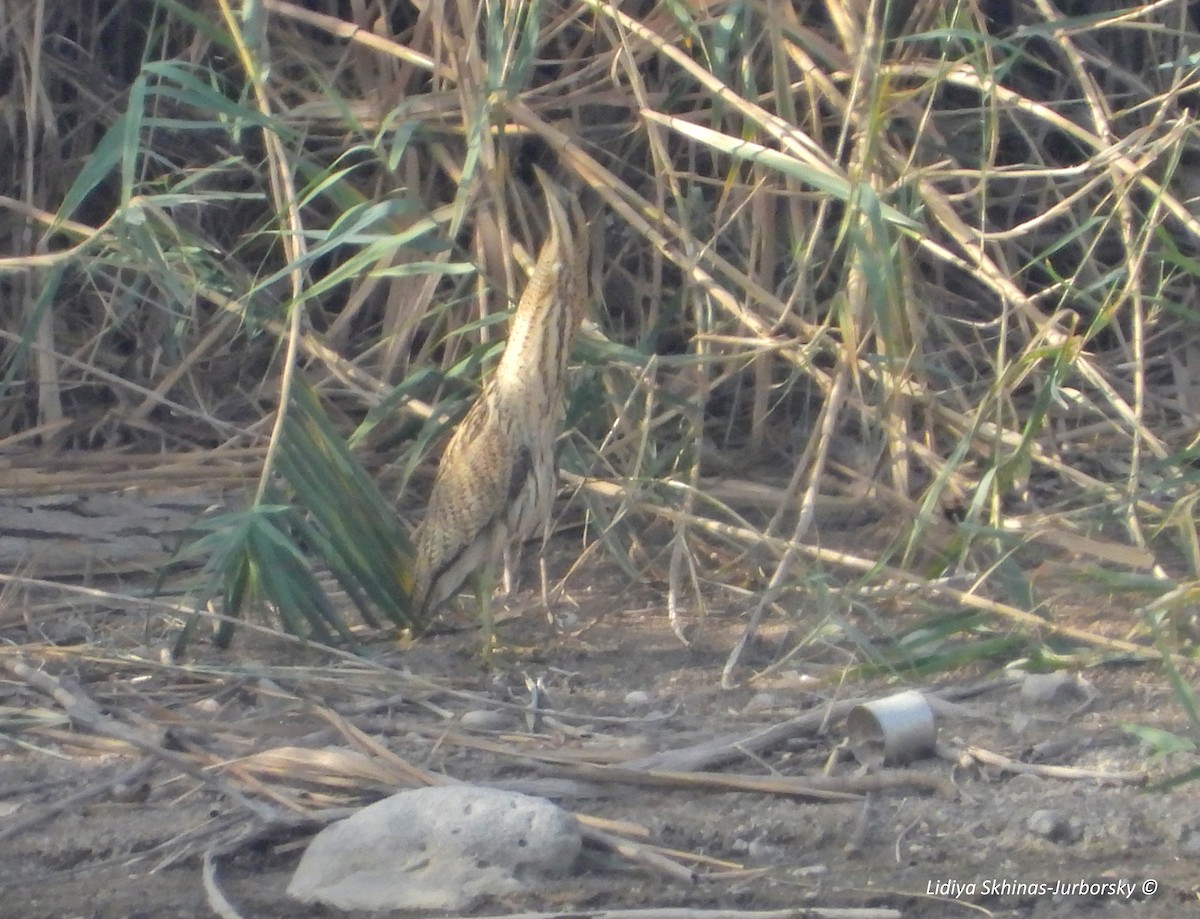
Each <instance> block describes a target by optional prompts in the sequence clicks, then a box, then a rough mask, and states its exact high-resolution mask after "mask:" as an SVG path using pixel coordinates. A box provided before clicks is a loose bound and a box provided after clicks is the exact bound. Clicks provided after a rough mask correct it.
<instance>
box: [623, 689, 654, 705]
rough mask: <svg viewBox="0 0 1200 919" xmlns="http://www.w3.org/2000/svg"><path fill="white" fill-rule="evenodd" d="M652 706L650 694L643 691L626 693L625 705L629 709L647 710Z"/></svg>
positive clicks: (635, 690)
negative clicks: (646, 708)
mask: <svg viewBox="0 0 1200 919" xmlns="http://www.w3.org/2000/svg"><path fill="white" fill-rule="evenodd" d="M649 704H650V693H648V692H646V691H645V690H642V689H634V690H632V691H631V692H627V693H625V705H626V706H627V707H629V708H645V707H646V706H648V705H649Z"/></svg>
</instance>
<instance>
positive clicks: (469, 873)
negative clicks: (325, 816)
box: [287, 785, 582, 910]
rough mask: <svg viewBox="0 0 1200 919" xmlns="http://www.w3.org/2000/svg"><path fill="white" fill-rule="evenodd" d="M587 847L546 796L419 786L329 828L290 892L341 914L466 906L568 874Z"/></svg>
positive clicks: (318, 837) (569, 820)
mask: <svg viewBox="0 0 1200 919" xmlns="http://www.w3.org/2000/svg"><path fill="white" fill-rule="evenodd" d="M581 847H582V840H581V837H580V834H579V827H578V825H577V824H576V822H575V818H574V817H572V816H571V815H570V814H569V813H567V812H566V811H564V810H562V809H561V808H559V807H556V806H555V805H554V804H551V803H550V802H549V801H546V800H545V799H542V798H533V797H529V796H528V795H521V794H516V793H514V792H506V791H499V790H497V789H494V788H479V787H476V786H471V785H445V786H439V787H436V788H421V789H417V790H414V791H404V792H400V793H399V794H396V795H393V796H392V797H390V798H387V799H385V800H383V801H380V802H378V803H376V804H372V805H371V806H369V807H365V808H363V809H362V810H361V811H359V812H358V813H357V814H354V815H353V816H352V817H349V818H348V819H346V820H342V821H340V822H338V823H334V824H331V825H330V826H327V827H326V828H325V829H323V830H322V831H321V832H320V833H318V834H317V835H316V836H315V837H314V838H313V840H312V842H311V843H309V846H308V849H307V851H305V853H304V857H303V858H301V859H300V864H299V865H298V866H297V867H296V873H295V874H294V875H293V876H292V881H291V883H290V884H289V885H288V890H287V892H288V894H289V895H290V896H292V897H295V898H296V899H298V900H302V901H304V902H306V903H312V902H319V903H324V904H326V905H327V906H333V907H336V908H338V909H371V910H383V909H464V908H466V907H468V906H470V905H471V903H472V902H474V901H475V900H476V899H478V898H479V897H482V896H485V895H503V894H510V893H514V892H517V891H521V890H525V889H528V888H530V887H532V886H536V885H537V883H538V882H539V881H541V880H544V879H546V878H550V877H554V876H556V875H562V874H565V873H566V872H567V871H569V870H570V868H571V866H572V864H573V863H574V862H575V859H576V857H577V856H578V855H579V851H580V849H581Z"/></svg>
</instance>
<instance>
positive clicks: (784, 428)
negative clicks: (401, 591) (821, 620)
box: [0, 0, 1200, 669]
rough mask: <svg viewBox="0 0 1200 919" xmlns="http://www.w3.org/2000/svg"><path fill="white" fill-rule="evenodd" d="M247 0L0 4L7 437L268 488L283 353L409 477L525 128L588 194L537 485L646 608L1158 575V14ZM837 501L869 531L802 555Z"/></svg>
mask: <svg viewBox="0 0 1200 919" xmlns="http://www.w3.org/2000/svg"><path fill="white" fill-rule="evenodd" d="M245 6H246V9H247V10H248V11H249V12H248V14H247V15H246V16H245V17H242V16H241V15H240V14H239V15H235V14H234V12H232V10H231V9H230V8H229V4H228V0H221V2H218V3H216V4H214V5H207V6H205V7H204V8H203V9H204V13H203V14H201V13H199V12H192V11H191V6H190V5H187V4H183V3H179V2H175V0H157V2H149V0H117V2H111V3H78V2H63V0H46V2H45V3H41V4H25V3H18V2H16V0H2V2H0V23H3V24H4V25H3V26H2V27H0V60H3V61H6V62H8V63H9V66H8V67H5V68H0V70H5V71H7V72H9V73H11V74H12V76H11V78H10V79H9V80H8V81H7V82H6V83H5V84H4V85H2V86H0V93H2V95H0V100H2V103H3V104H2V108H0V112H2V113H3V117H2V118H0V148H2V149H3V151H4V153H5V154H6V155H5V156H3V157H0V163H3V164H4V165H3V167H0V168H3V169H4V187H5V188H6V189H7V191H6V193H5V194H4V195H3V196H2V197H0V239H2V240H3V242H2V244H0V249H2V251H3V252H5V253H6V255H5V257H3V258H2V259H0V294H2V296H0V330H3V331H0V365H2V366H3V369H4V374H5V376H4V381H5V388H4V390H3V397H2V399H0V445H2V446H3V448H4V450H5V452H6V453H10V454H14V455H16V456H18V457H27V463H28V464H29V465H33V464H37V463H46V462H53V460H47V458H46V457H47V454H48V453H49V454H51V455H53V451H55V450H59V449H66V450H70V451H100V452H117V453H130V452H134V453H145V452H154V451H165V452H170V453H172V454H177V453H188V452H192V453H195V454H196V455H197V456H201V455H212V454H221V453H223V452H226V451H245V450H247V449H251V450H257V451H260V455H261V456H262V457H263V467H262V470H261V473H260V477H259V481H260V486H259V489H258V501H257V503H256V508H257V507H263V506H267V505H269V504H270V503H271V494H272V492H273V490H276V488H277V483H278V473H279V471H280V467H279V465H278V462H277V457H278V456H279V455H280V454H279V453H278V451H280V450H282V449H284V447H283V445H284V443H285V440H286V418H285V417H284V413H282V412H279V411H277V409H278V407H279V406H280V405H281V404H282V405H290V404H292V402H291V399H292V396H293V394H294V392H295V388H296V386H297V385H299V384H298V383H297V382H296V377H295V376H294V374H300V375H302V376H303V378H304V379H305V380H307V381H308V382H309V383H311V385H312V386H313V387H314V389H315V390H316V392H317V393H318V394H319V396H320V398H321V400H322V402H323V404H324V405H325V407H326V409H327V411H328V412H329V413H330V415H331V416H332V417H333V418H335V419H336V421H337V427H338V429H339V430H340V432H341V433H342V434H344V435H346V436H348V437H349V438H350V440H351V442H352V444H354V446H355V448H356V450H357V455H358V456H359V458H360V459H362V460H364V461H365V462H366V463H367V465H368V466H370V467H372V468H374V469H376V470H379V474H380V476H381V478H382V480H383V481H385V482H387V483H388V485H387V487H388V489H389V493H391V494H396V495H399V494H406V493H407V490H408V484H409V481H410V479H411V477H412V475H413V474H414V473H415V472H417V471H418V470H420V469H422V468H425V466H426V465H427V461H428V459H429V455H430V452H431V451H432V450H433V449H434V448H435V447H436V445H437V444H438V443H439V442H440V441H439V437H440V435H441V433H442V431H443V430H444V429H445V427H446V425H447V424H448V423H449V422H450V421H452V420H453V419H454V418H456V417H457V416H458V414H459V413H460V411H461V409H462V406H463V405H464V404H465V403H466V401H467V400H469V398H470V397H471V395H472V394H473V392H474V387H475V385H476V382H477V380H478V378H479V374H480V369H481V367H482V366H485V365H487V364H488V363H489V362H490V361H492V360H494V359H495V356H496V344H497V342H498V341H499V339H500V337H501V335H502V333H501V332H500V331H499V330H500V329H501V328H502V327H501V326H499V325H497V322H498V321H499V320H501V319H502V318H503V314H504V311H505V310H506V309H508V308H509V306H510V304H511V303H512V301H513V297H514V295H515V294H516V292H518V291H519V289H520V287H521V285H522V283H523V278H524V269H525V266H527V264H528V261H529V253H530V252H533V251H536V242H537V241H538V239H539V238H540V235H541V232H542V231H541V230H540V229H539V226H538V220H539V218H538V215H537V205H536V195H531V194H529V191H528V189H529V179H530V171H531V164H532V163H533V162H535V161H536V162H539V163H541V164H544V165H547V166H549V167H551V168H552V169H554V170H555V171H557V172H558V173H559V174H560V175H564V176H567V177H573V180H574V181H575V182H577V183H579V185H580V186H581V187H582V188H583V189H584V199H585V202H586V204H587V206H588V207H589V208H591V209H592V211H593V213H595V214H596V220H597V226H598V227H602V228H603V232H596V233H595V234H594V236H595V238H596V239H597V245H596V251H595V258H594V274H595V281H596V282H597V283H596V284H595V288H596V290H597V291H599V292H600V293H601V295H602V296H600V297H599V298H598V299H597V303H596V305H595V319H596V322H597V328H596V330H594V331H593V332H591V333H590V334H589V335H587V336H585V341H583V342H582V343H581V344H580V346H579V347H578V349H577V353H576V358H577V365H578V366H577V373H576V386H575V389H574V392H573V395H572V398H571V404H570V412H569V419H570V422H571V425H570V426H571V430H570V432H569V434H568V436H567V437H566V438H565V441H564V450H563V465H564V468H565V469H566V470H568V471H569V472H571V473H575V474H576V475H578V476H587V478H586V479H576V481H578V482H580V483H581V484H580V485H579V487H578V488H576V489H575V490H574V491H573V499H572V503H571V508H570V509H569V510H568V511H566V513H567V515H568V516H570V517H572V518H574V519H578V518H579V517H583V518H584V519H586V521H587V527H586V528H585V533H586V538H585V540H584V546H585V547H586V546H598V547H602V548H603V549H604V550H605V551H607V552H609V553H610V554H611V555H612V557H613V558H614V559H615V560H616V561H618V562H619V563H620V564H622V565H624V566H626V567H627V568H628V569H629V570H630V572H631V573H634V574H639V575H645V574H647V573H656V574H659V575H661V576H662V577H664V578H665V579H666V581H667V583H668V593H669V599H670V606H671V611H672V613H673V614H676V613H678V614H679V615H681V616H682V614H683V612H684V611H686V610H688V609H695V608H697V607H699V606H702V604H703V602H704V598H705V597H712V596H713V595H714V593H719V592H720V591H722V590H727V591H731V592H733V593H734V594H737V593H740V592H745V591H747V590H749V591H753V592H754V595H755V596H756V597H759V598H761V601H762V602H761V603H760V604H759V606H758V607H757V609H756V610H755V613H754V615H755V621H756V620H757V618H758V617H761V616H762V615H764V614H766V613H767V612H768V611H770V610H771V609H772V608H773V607H772V605H771V604H773V603H774V602H775V601H777V600H778V599H779V597H780V596H781V595H782V594H783V593H784V592H785V591H789V590H794V589H797V588H799V589H804V590H811V589H813V588H814V585H817V584H818V583H820V584H822V585H825V584H827V582H828V581H830V580H832V582H834V583H835V584H836V587H837V589H838V590H839V591H842V593H839V594H838V596H839V597H842V598H844V599H843V600H838V601H836V602H835V603H834V606H835V607H836V605H837V603H841V602H844V603H855V602H859V601H858V600H856V599H855V598H861V597H863V596H866V595H865V594H864V593H863V591H864V590H866V589H868V588H871V589H878V588H879V587H880V586H881V585H883V586H884V587H885V588H886V586H887V585H889V584H890V585H896V588H897V589H899V587H900V586H901V581H903V585H902V586H904V587H905V589H911V586H912V584H914V583H915V584H917V585H918V587H920V586H921V585H924V587H925V588H926V589H927V591H928V595H929V597H930V604H931V607H933V608H939V607H941V608H944V607H945V606H946V605H947V601H946V599H945V598H947V597H948V598H949V607H950V608H952V609H953V608H958V607H960V606H961V605H962V604H964V603H968V602H969V603H971V604H974V608H976V609H978V606H979V602H981V601H982V602H983V603H984V605H985V606H986V611H987V612H988V613H990V614H995V615H998V616H1001V617H1003V616H1006V615H1009V614H1007V613H1005V612H1004V611H1005V610H1012V611H1013V612H1014V615H1009V620H1010V621H1014V622H1020V623H1021V624H1022V627H1025V626H1028V625H1029V624H1030V623H1034V624H1036V623H1037V621H1038V619H1037V617H1038V616H1040V615H1042V613H1043V610H1042V609H1041V606H1040V600H1039V598H1038V596H1037V592H1036V590H1035V589H1034V586H1033V585H1032V583H1031V580H1030V578H1029V576H1028V574H1029V571H1030V570H1031V569H1032V568H1033V567H1034V566H1035V565H1036V564H1038V563H1042V562H1045V561H1046V560H1047V558H1050V557H1053V558H1065V557H1067V556H1068V555H1069V556H1070V557H1071V558H1074V559H1076V560H1077V561H1076V562H1074V563H1073V565H1074V567H1073V568H1072V569H1071V570H1072V571H1073V572H1075V573H1076V574H1084V575H1087V576H1097V575H1098V574H1103V575H1104V576H1107V577H1111V578H1112V579H1113V582H1114V584H1115V585H1116V586H1117V587H1118V588H1122V587H1123V588H1129V589H1132V588H1133V587H1137V588H1139V589H1143V590H1144V591H1145V598H1144V600H1145V601H1150V600H1152V599H1153V598H1155V597H1168V598H1175V600H1176V601H1178V602H1177V603H1176V602H1174V601H1172V602H1157V603H1156V604H1154V605H1151V606H1149V607H1147V610H1148V615H1147V618H1148V621H1149V623H1150V625H1151V626H1156V625H1157V623H1158V621H1159V620H1160V619H1162V618H1164V617H1169V616H1172V615H1174V614H1175V613H1176V611H1177V609H1178V608H1179V607H1181V606H1182V605H1184V604H1186V601H1187V598H1188V597H1190V596H1191V594H1192V586H1193V585H1194V583H1195V581H1196V578H1197V572H1198V570H1200V539H1198V537H1197V532H1196V526H1195V515H1194V513H1193V505H1194V502H1195V496H1196V494H1197V491H1196V488H1195V485H1194V480H1195V472H1194V469H1193V466H1194V462H1195V457H1196V455H1197V445H1196V431H1197V428H1198V425H1197V418H1198V414H1200V401H1198V400H1200V371H1198V369H1197V368H1198V367H1200V350H1198V349H1197V347H1196V346H1195V344H1194V343H1193V338H1194V332H1195V329H1196V325H1197V315H1196V312H1195V309H1194V307H1193V305H1192V304H1193V303H1194V301H1195V289H1196V286H1197V277H1198V275H1200V269H1198V267H1197V266H1198V264H1200V263H1198V262H1197V260H1196V256H1195V252H1196V249H1197V240H1198V239H1200V218H1198V217H1197V216H1196V213H1195V207H1194V204H1193V203H1192V196H1193V192H1194V190H1195V187H1196V178H1195V173H1194V170H1195V168H1196V164H1197V163H1200V147H1198V146H1197V132H1196V122H1195V118H1194V115H1193V112H1194V109H1195V103H1196V99H1197V87H1196V73H1197V69H1196V65H1195V63H1194V60H1193V56H1194V54H1195V51H1196V48H1197V44H1198V43H1200V34H1198V32H1197V29H1196V25H1195V23H1194V22H1193V21H1192V19H1191V14H1190V13H1189V11H1188V7H1187V6H1186V5H1185V4H1175V3H1172V4H1145V5H1144V6H1140V7H1138V6H1134V7H1128V6H1122V5H1119V4H1116V3H1102V4H1097V3H1066V4H1059V6H1058V7H1052V6H1051V5H1050V4H1046V3H1043V2H1040V0H1031V2H1029V3H1026V4H1017V5H1013V6H1011V7H1010V6H1009V5H1004V4H976V3H971V2H962V3H952V4H943V3H933V2H925V0H919V2H917V3H914V4H887V3H882V4H867V5H857V6H856V5H852V4H840V3H837V2H829V3H796V4H772V3H758V4H755V3H739V2H712V3H704V2H701V3H693V4H675V3H668V4H664V5H652V4H624V5H621V6H617V5H615V4H606V3H600V2H593V0H586V2H580V3H561V2H514V3H503V4H501V3H498V2H485V3H482V4H467V3H442V2H431V3H426V4H419V5H416V6H414V5H412V4H408V3H400V2H393V0H371V2H363V3H356V4H349V5H347V4H337V3H332V2H324V3H322V2H315V3H309V4H306V5H304V6H301V5H299V4H293V3H288V2H283V0H268V2H265V3H262V4H259V3H248V4H246V5H245ZM213 8H218V9H219V10H220V12H221V15H220V16H214V15H211V13H212V11H213ZM989 15H990V16H991V17H992V18H989ZM355 17H357V18H355ZM22 451H28V454H25V453H22ZM292 464H293V467H294V466H295V457H293V463H292ZM385 464H386V468H384V469H382V470H381V469H380V467H381V466H384V465H385ZM284 465H285V466H286V465H287V463H286V461H285V463H284ZM283 471H284V473H285V474H286V473H287V472H288V469H286V468H285V469H284V470H283ZM292 471H293V472H294V471H295V470H294V468H293V470H292ZM286 478H287V479H288V480H289V481H291V483H292V485H293V487H295V485H296V483H295V481H293V476H291V475H287V476H286ZM96 486H97V487H104V482H103V480H100V481H97V483H96ZM416 491H417V492H418V493H419V491H420V489H419V488H418V489H416ZM748 495H750V497H748ZM276 500H281V501H282V502H283V503H285V504H287V503H289V502H291V501H292V500H293V499H292V498H290V497H287V496H284V497H283V498H280V497H279V496H278V495H276ZM836 501H842V502H844V503H843V504H842V505H840V506H842V507H843V508H845V507H852V508H853V509H854V512H855V513H860V512H863V511H864V510H865V511H867V512H869V513H870V514H873V515H874V517H875V518H876V519H879V520H883V521H886V524H887V526H886V527H884V528H883V530H882V531H881V532H883V535H884V538H879V539H872V540H866V539H864V540H863V542H862V545H863V549H862V551H861V552H857V553H849V554H847V553H834V552H829V551H824V550H822V551H815V550H816V549H817V548H818V547H819V545H820V543H821V541H822V540H821V539H820V538H819V537H820V533H821V531H822V528H823V527H828V528H829V529H830V530H831V531H836V530H837V521H836V520H834V521H833V522H828V519H829V518H828V517H824V518H823V517H822V515H821V513H820V509H821V507H822V502H836ZM319 503H320V502H319V501H318V505H319ZM402 504H403V505H404V506H405V507H406V508H407V507H414V506H415V507H419V506H420V502H419V500H417V501H415V502H413V501H403V502H402ZM305 510H306V511H308V512H311V513H310V514H308V515H307V516H305V515H300V517H299V518H296V519H302V520H311V519H313V518H314V517H315V518H318V519H320V518H321V514H320V510H321V508H320V507H319V506H318V507H317V508H313V507H311V506H310V507H307V508H305ZM326 510H328V508H326ZM843 516H845V515H843ZM823 520H824V521H825V522H822V521H823ZM323 526H324V527H325V529H326V530H328V529H329V527H330V526H332V524H330V523H329V522H328V521H326V523H325V524H324V525H323ZM283 529H284V531H285V533H284V535H285V536H288V537H289V538H291V537H292V536H294V534H291V533H288V532H286V531H287V527H284V528H283ZM350 532H351V533H352V534H353V533H354V527H353V526H351V528H350ZM351 538H353V535H352V537H351ZM400 538H401V539H402V537H400ZM662 546H665V547H666V548H665V549H662V548H659V547H662ZM402 548H403V547H402ZM381 551H382V550H381ZM393 551H394V550H393ZM583 551H585V550H584V548H583V547H581V553H582V552H583ZM402 556H403V552H402V553H401V557H402ZM393 557H394V556H393ZM375 561H376V562H378V561H379V557H377V558H376V560H375ZM747 569H749V573H748V574H747ZM897 572H904V573H905V576H904V577H903V578H899V577H898V576H897ZM225 573H226V575H227V576H228V571H227V572H225ZM950 576H956V577H959V578H960V579H963V578H965V580H963V581H962V582H961V584H960V585H959V586H954V585H949V586H948V582H946V581H944V580H941V579H944V578H946V577H950ZM764 588H766V589H765V591H764ZM226 589H228V585H227V586H226ZM402 606H403V604H401V607H402ZM360 608H361V609H364V610H369V609H370V608H371V603H370V602H367V603H366V604H364V605H360ZM774 608H781V607H774ZM393 613H394V615H393V614H392V613H389V615H390V616H391V617H392V618H393V619H396V620H397V621H402V620H403V615H404V611H403V609H402V608H399V609H397V610H395V611H393ZM310 622H311V620H310ZM1143 626H1144V624H1143V623H1141V622H1139V621H1137V620H1131V622H1130V623H1129V624H1128V627H1129V629H1130V630H1131V632H1137V631H1138V630H1139V629H1141V628H1143ZM732 664H733V661H732V660H731V669H732Z"/></svg>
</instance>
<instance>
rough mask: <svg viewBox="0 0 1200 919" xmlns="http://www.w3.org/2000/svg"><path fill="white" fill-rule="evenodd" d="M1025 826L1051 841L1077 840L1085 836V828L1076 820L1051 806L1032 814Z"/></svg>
mask: <svg viewBox="0 0 1200 919" xmlns="http://www.w3.org/2000/svg"><path fill="white" fill-rule="evenodd" d="M1025 828H1026V829H1028V830H1029V832H1031V833H1033V834H1035V835H1037V836H1041V837H1043V838H1045V839H1049V840H1050V841H1051V842H1077V841H1078V840H1079V839H1080V838H1081V837H1082V836H1083V828H1082V827H1080V826H1079V825H1078V824H1077V823H1076V822H1075V821H1072V820H1069V819H1068V818H1067V817H1066V815H1065V814H1063V813H1062V812H1061V811H1057V810H1052V809H1050V808H1043V809H1042V810H1036V811H1034V812H1033V813H1032V814H1030V815H1029V819H1028V820H1027V821H1025Z"/></svg>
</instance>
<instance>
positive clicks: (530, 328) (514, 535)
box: [414, 172, 587, 651]
mask: <svg viewBox="0 0 1200 919" xmlns="http://www.w3.org/2000/svg"><path fill="white" fill-rule="evenodd" d="M538 178H539V180H541V183H542V187H543V190H544V191H545V194H546V201H547V206H548V208H549V212H550V235H549V236H548V237H547V239H546V241H545V243H544V244H543V246H542V249H541V252H540V254H539V255H538V260H537V264H536V266H535V267H534V270H533V274H532V275H530V278H529V283H528V284H527V285H526V287H525V292H524V293H523V294H522V296H521V299H520V302H519V303H518V304H517V309H516V311H515V312H514V314H513V318H512V323H511V326H510V330H509V336H508V342H507V344H506V345H505V348H504V354H503V355H502V356H501V358H500V362H499V364H498V365H497V367H496V370H495V373H494V374H493V376H492V377H491V379H490V380H488V382H487V383H486V384H485V386H484V389H483V392H482V393H481V394H480V396H479V398H478V399H477V400H476V402H475V404H474V405H472V406H471V408H470V410H469V411H468V412H467V414H466V416H465V417H464V418H463V420H462V421H461V422H460V423H459V426H458V428H457V429H456V430H455V432H454V435H453V437H451V439H450V442H449V443H448V444H447V445H446V450H445V452H444V453H443V454H442V458H441V461H440V462H439V464H438V471H437V477H436V478H435V480H434V484H433V491H432V492H431V494H430V498H429V506H428V510H427V511H426V515H425V519H424V520H423V521H422V523H421V525H420V527H419V529H418V531H417V535H416V542H417V563H416V574H415V578H414V582H415V583H414V593H415V597H416V600H417V603H418V604H419V606H420V609H421V611H422V613H423V614H424V615H425V616H429V615H432V614H433V613H434V612H435V611H436V610H437V609H438V608H439V607H440V606H441V605H442V604H444V603H445V602H446V601H447V600H449V599H450V598H451V597H453V596H454V595H455V594H456V593H457V592H458V591H459V589H460V588H461V587H462V586H463V585H464V584H465V583H466V582H467V580H468V578H470V577H472V576H473V575H474V576H475V577H476V582H475V585H474V586H475V592H476V595H477V598H478V600H479V603H480V608H481V609H480V611H481V617H482V619H483V626H484V631H485V644H484V648H485V651H486V650H487V649H488V648H489V647H490V642H491V634H490V632H491V620H490V616H489V615H488V601H489V599H490V593H491V588H492V584H491V575H492V574H493V572H494V570H495V568H496V566H497V564H498V562H499V560H500V558H501V556H502V554H503V553H504V551H505V549H506V548H508V547H509V546H510V545H513V544H514V543H519V542H521V541H523V540H525V539H527V538H529V537H530V536H532V535H533V534H534V533H536V532H537V530H538V528H539V527H541V526H543V525H544V524H545V522H546V520H547V519H548V517H549V514H550V510H551V507H552V505H553V502H554V493H555V478H556V477H555V462H554V445H555V441H556V440H557V438H558V433H559V428H560V426H561V424H562V417H563V405H562V402H563V388H564V384H565V380H566V370H567V358H568V357H569V354H570V348H571V340H572V338H573V337H574V334H575V331H576V329H577V328H578V327H579V323H580V321H581V319H582V318H583V312H584V308H585V303H586V274H587V267H586V262H587V241H586V224H585V223H584V220H583V216H582V212H581V210H580V208H579V205H578V204H577V203H575V202H572V205H571V210H572V217H573V218H574V219H569V218H568V216H567V212H566V209H565V208H564V207H563V204H562V202H561V201H560V200H559V199H558V197H557V195H556V192H555V190H554V189H553V188H552V187H551V185H550V183H549V182H548V180H546V179H544V178H543V176H542V175H541V174H540V172H539V175H538Z"/></svg>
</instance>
